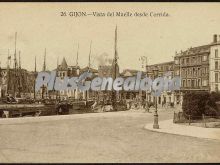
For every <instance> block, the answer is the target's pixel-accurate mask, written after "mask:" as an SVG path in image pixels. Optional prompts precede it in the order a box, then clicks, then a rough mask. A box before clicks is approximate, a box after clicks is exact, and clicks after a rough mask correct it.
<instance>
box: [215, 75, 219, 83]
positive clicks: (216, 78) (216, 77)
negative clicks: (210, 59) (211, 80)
mask: <svg viewBox="0 0 220 165" xmlns="http://www.w3.org/2000/svg"><path fill="white" fill-rule="evenodd" d="M215 82H216V83H217V82H218V73H215Z"/></svg>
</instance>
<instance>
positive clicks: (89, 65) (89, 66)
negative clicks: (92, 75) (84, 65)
mask: <svg viewBox="0 0 220 165" xmlns="http://www.w3.org/2000/svg"><path fill="white" fill-rule="evenodd" d="M91 49H92V41H91V42H90V49H89V64H88V68H89V70H88V71H90V68H91Z"/></svg>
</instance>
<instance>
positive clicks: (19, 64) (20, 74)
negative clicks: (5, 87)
mask: <svg viewBox="0 0 220 165" xmlns="http://www.w3.org/2000/svg"><path fill="white" fill-rule="evenodd" d="M18 58H19V61H18V62H19V63H18V69H19V70H18V71H19V75H18V95H19V97H20V95H21V88H22V87H21V76H22V73H21V51H20V50H19V52H18Z"/></svg>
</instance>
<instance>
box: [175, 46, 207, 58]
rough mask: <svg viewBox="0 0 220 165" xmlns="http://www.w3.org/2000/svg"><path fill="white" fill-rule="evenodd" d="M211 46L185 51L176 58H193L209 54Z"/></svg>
mask: <svg viewBox="0 0 220 165" xmlns="http://www.w3.org/2000/svg"><path fill="white" fill-rule="evenodd" d="M210 47H211V44H208V45H202V46H196V47H191V48H189V49H187V50H185V51H181V52H180V53H177V54H176V56H192V55H196V54H202V53H209V52H210Z"/></svg>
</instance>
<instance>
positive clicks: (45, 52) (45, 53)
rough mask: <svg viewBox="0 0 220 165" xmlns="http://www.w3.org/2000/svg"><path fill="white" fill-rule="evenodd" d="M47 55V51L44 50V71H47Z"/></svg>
mask: <svg viewBox="0 0 220 165" xmlns="http://www.w3.org/2000/svg"><path fill="white" fill-rule="evenodd" d="M46 55H47V49H46V48H45V50H44V64H43V71H46Z"/></svg>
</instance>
